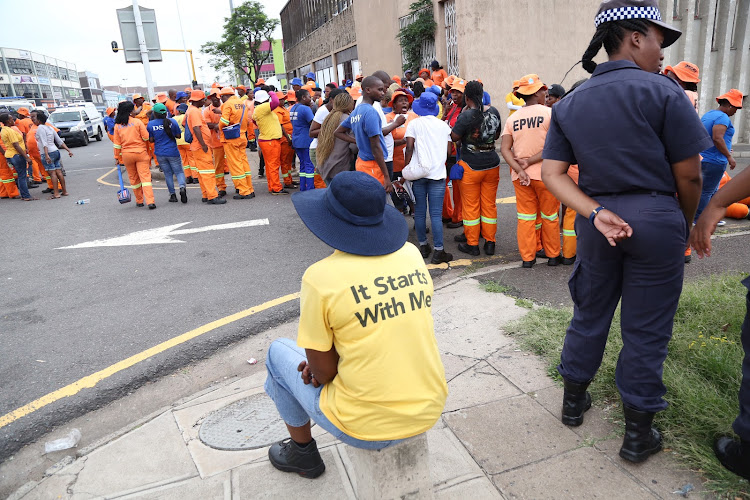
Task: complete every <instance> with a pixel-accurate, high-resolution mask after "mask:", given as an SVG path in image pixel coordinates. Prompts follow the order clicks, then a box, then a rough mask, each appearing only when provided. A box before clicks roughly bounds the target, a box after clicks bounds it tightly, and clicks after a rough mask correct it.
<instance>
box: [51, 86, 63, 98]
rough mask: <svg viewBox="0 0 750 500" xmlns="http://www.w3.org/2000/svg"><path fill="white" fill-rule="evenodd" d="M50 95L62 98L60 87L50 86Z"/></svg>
mask: <svg viewBox="0 0 750 500" xmlns="http://www.w3.org/2000/svg"><path fill="white" fill-rule="evenodd" d="M52 97H53V98H54V99H62V98H63V89H62V87H52Z"/></svg>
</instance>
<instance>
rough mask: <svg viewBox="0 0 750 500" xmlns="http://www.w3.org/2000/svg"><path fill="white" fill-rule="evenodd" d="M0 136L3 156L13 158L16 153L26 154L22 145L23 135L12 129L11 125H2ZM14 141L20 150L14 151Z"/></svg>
mask: <svg viewBox="0 0 750 500" xmlns="http://www.w3.org/2000/svg"><path fill="white" fill-rule="evenodd" d="M0 138H2V140H3V144H4V145H5V157H6V158H13V157H14V156H16V155H21V156H26V150H25V149H24V146H23V136H22V135H21V133H20V132H17V131H16V130H13V128H12V127H7V126H3V128H2V129H1V130H0ZM14 142H16V143H18V145H19V146H20V147H21V151H16V148H15V147H14V146H13V143H14Z"/></svg>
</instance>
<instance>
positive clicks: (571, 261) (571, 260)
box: [562, 255, 576, 266]
mask: <svg viewBox="0 0 750 500" xmlns="http://www.w3.org/2000/svg"><path fill="white" fill-rule="evenodd" d="M575 263H576V256H575V255H574V256H572V257H570V258H568V257H563V260H562V264H563V266H572V265H573V264H575Z"/></svg>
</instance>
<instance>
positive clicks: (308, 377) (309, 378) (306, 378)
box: [297, 361, 320, 387]
mask: <svg viewBox="0 0 750 500" xmlns="http://www.w3.org/2000/svg"><path fill="white" fill-rule="evenodd" d="M297 371H298V372H302V382H304V383H305V385H309V384H312V385H313V387H320V382H318V380H317V379H316V378H315V375H313V374H312V373H311V372H310V365H308V364H307V361H302V362H301V363H300V364H299V366H297Z"/></svg>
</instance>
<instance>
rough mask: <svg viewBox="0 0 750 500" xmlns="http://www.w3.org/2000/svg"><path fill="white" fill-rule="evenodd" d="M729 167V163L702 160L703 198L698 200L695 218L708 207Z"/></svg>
mask: <svg viewBox="0 0 750 500" xmlns="http://www.w3.org/2000/svg"><path fill="white" fill-rule="evenodd" d="M726 169H727V164H726V163H724V164H723V165H722V164H719V163H713V162H710V161H704V162H701V171H702V173H703V190H702V191H701V199H700V201H699V202H698V210H696V212H695V220H698V216H699V215H700V214H701V213H702V212H703V209H704V208H706V205H708V202H709V201H711V198H713V196H714V195H715V194H716V191H718V190H719V182H721V177H722V176H723V175H724V171H725V170H726Z"/></svg>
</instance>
